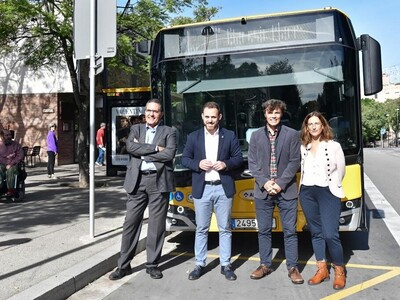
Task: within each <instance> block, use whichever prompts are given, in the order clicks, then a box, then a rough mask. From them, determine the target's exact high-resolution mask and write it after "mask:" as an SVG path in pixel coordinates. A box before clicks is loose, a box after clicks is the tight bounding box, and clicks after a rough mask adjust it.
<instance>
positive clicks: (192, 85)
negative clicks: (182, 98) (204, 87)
mask: <svg viewBox="0 0 400 300" xmlns="http://www.w3.org/2000/svg"><path fill="white" fill-rule="evenodd" d="M202 80H203V79H199V80H197V81H195V82H193V83H192V84H190V85H189V86H187V87H186V88H184V89H183V90H182V91H180V92H179V94H183V93H184V92H186V91H187V90H190V89H191V88H192V87H194V86H196V85H198V84H199V83H200V82H202Z"/></svg>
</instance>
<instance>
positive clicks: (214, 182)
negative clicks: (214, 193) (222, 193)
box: [204, 180, 221, 185]
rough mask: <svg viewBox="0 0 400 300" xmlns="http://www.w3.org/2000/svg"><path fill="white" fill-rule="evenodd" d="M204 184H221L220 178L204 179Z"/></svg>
mask: <svg viewBox="0 0 400 300" xmlns="http://www.w3.org/2000/svg"><path fill="white" fill-rule="evenodd" d="M204 182H205V184H209V185H220V184H221V180H211V181H204Z"/></svg>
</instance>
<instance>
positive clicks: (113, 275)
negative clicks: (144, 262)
mask: <svg viewBox="0 0 400 300" xmlns="http://www.w3.org/2000/svg"><path fill="white" fill-rule="evenodd" d="M130 274H132V269H131V267H128V268H126V269H116V270H115V271H114V272H112V273H111V274H110V276H108V278H109V279H110V280H118V279H121V278H123V277H125V276H126V275H130Z"/></svg>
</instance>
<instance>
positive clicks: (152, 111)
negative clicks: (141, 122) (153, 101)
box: [146, 109, 160, 114]
mask: <svg viewBox="0 0 400 300" xmlns="http://www.w3.org/2000/svg"><path fill="white" fill-rule="evenodd" d="M146 112H147V113H148V114H150V113H155V114H158V113H159V112H160V111H159V110H154V109H146Z"/></svg>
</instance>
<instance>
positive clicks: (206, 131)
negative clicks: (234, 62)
mask: <svg viewBox="0 0 400 300" xmlns="http://www.w3.org/2000/svg"><path fill="white" fill-rule="evenodd" d="M201 116H202V119H203V123H204V127H203V128H201V129H198V130H196V131H194V132H192V133H191V134H190V135H189V136H188V138H187V142H186V145H185V148H184V150H183V154H182V164H183V165H184V166H185V167H187V168H189V169H191V170H192V195H193V198H194V206H195V211H196V237H195V245H194V252H195V259H196V267H195V269H194V270H193V271H192V272H191V273H190V274H189V280H196V279H198V278H200V276H201V275H203V274H204V272H205V266H206V258H207V240H208V230H209V227H210V221H211V215H212V212H213V210H214V212H215V215H216V217H217V223H218V228H219V249H220V264H221V274H223V275H224V276H225V278H226V279H228V280H236V275H235V273H234V271H233V269H232V267H231V262H230V260H231V244H232V232H231V222H230V220H231V211H232V198H233V195H234V194H235V182H234V179H233V176H232V170H233V169H235V168H238V167H240V166H241V164H242V162H243V158H242V153H241V150H240V146H239V141H238V139H237V138H236V136H235V134H234V132H233V131H230V130H227V129H224V128H222V127H220V126H219V125H218V124H219V121H220V120H221V118H222V114H221V112H220V109H219V106H218V104H217V103H215V102H207V103H206V104H204V106H203V113H202V115H201Z"/></svg>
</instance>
